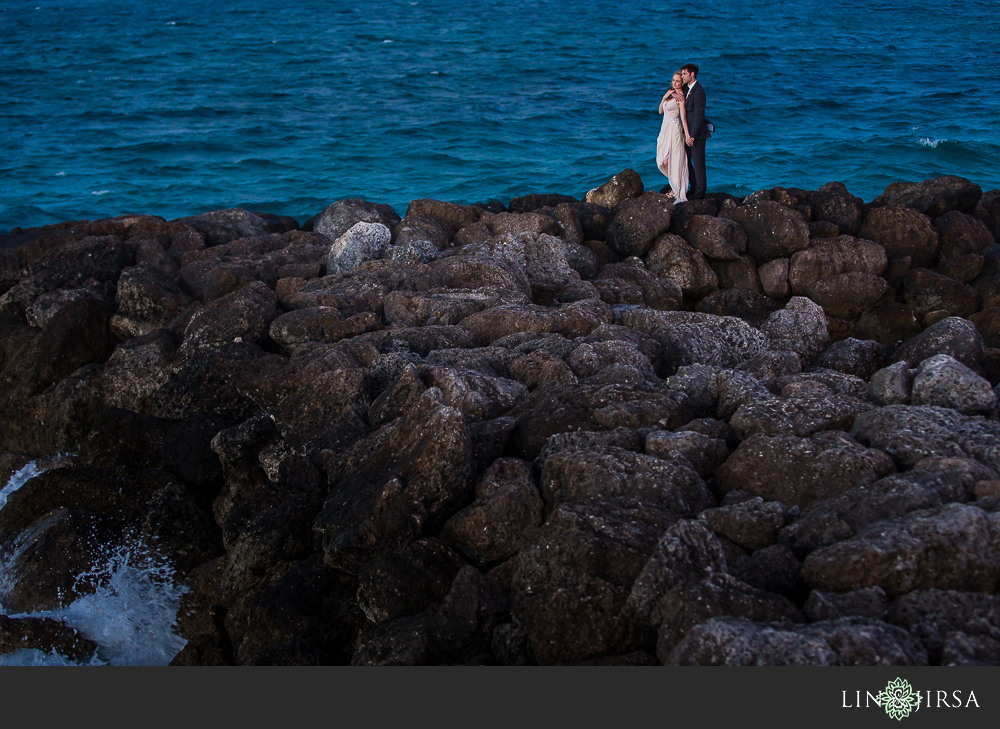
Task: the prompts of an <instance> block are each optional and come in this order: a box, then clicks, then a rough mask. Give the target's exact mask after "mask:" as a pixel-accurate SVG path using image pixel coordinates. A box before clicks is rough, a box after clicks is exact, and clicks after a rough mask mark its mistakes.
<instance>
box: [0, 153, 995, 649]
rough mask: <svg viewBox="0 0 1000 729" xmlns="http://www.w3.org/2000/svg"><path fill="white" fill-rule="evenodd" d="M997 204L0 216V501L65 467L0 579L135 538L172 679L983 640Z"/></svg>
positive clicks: (951, 194)
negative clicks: (190, 673)
mask: <svg viewBox="0 0 1000 729" xmlns="http://www.w3.org/2000/svg"><path fill="white" fill-rule="evenodd" d="M998 194H1000V193H997V191H987V192H986V193H982V192H981V191H980V190H979V188H978V187H977V186H975V185H974V184H973V183H971V182H969V181H966V180H961V179H959V178H939V179H937V180H929V181H925V182H923V183H905V184H904V183H900V184H898V185H892V186H890V187H889V188H887V190H886V193H885V195H883V196H882V197H880V198H879V199H878V200H876V201H874V202H873V203H872V204H869V205H867V206H866V205H865V204H864V203H863V201H861V200H859V199H858V198H855V197H854V196H853V195H851V194H850V192H849V191H848V190H847V189H846V188H845V187H844V186H843V185H842V184H840V183H830V184H828V185H824V186H823V187H822V188H820V189H819V190H814V191H808V190H797V189H792V188H780V187H776V188H771V189H766V190H760V191H758V192H755V193H753V194H752V195H749V196H747V197H746V198H743V199H736V198H732V197H731V196H728V195H721V194H720V195H713V196H712V197H711V198H709V199H706V200H700V201H690V202H686V203H680V204H677V205H674V204H673V203H672V202H671V201H670V200H669V199H668V198H666V197H665V196H664V195H661V194H660V193H656V192H647V191H645V190H644V187H643V184H642V181H641V179H639V177H638V175H636V174H635V173H634V172H633V171H631V170H625V171H623V172H622V173H621V174H620V175H617V176H616V177H615V178H613V179H612V180H609V181H608V182H607V183H605V184H604V185H599V186H597V187H595V188H594V189H593V190H591V191H590V192H589V193H588V194H587V201H579V200H574V199H573V198H569V197H568V196H565V195H552V194H539V195H527V196H523V197H521V198H516V199H515V200H512V201H511V203H510V206H509V208H507V209H505V208H504V206H503V205H502V204H500V203H497V202H495V201H493V202H491V203H489V204H483V205H460V204H456V203H451V202H445V201H436V200H427V199H424V200H414V201H413V202H412V203H411V204H410V206H409V209H408V210H407V211H406V216H405V217H404V218H400V217H399V216H398V215H397V214H396V212H395V211H393V210H391V208H388V207H387V206H384V205H378V204H374V203H369V202H367V201H364V200H359V199H348V200H341V201H336V202H333V203H332V204H331V205H329V206H327V207H326V208H325V209H324V210H323V211H322V212H320V213H319V214H318V215H316V216H315V217H314V218H312V219H311V220H309V221H308V222H306V223H305V224H304V225H303V226H302V227H303V229H299V226H298V223H297V222H296V221H294V220H290V219H281V218H277V217H275V216H267V215H264V214H258V213H252V212H249V211H243V210H224V211H216V212H213V213H206V214H203V215H199V216H195V217H192V218H185V219H182V220H177V221H165V220H162V219H159V218H153V217H150V216H124V217H121V218H113V219H109V220H102V221H94V222H87V221H79V222H76V223H68V224H63V225H59V226H49V227H46V228H41V229H37V230H31V231H21V232H20V233H19V234H18V235H16V236H5V237H2V238H0V423H2V426H0V466H2V468H0V474H3V478H4V481H3V483H0V488H3V487H4V486H5V485H6V479H7V478H9V477H10V476H11V475H12V474H13V473H15V471H16V470H18V469H21V468H22V467H24V466H25V465H26V464H28V463H29V462H30V461H32V460H34V459H35V458H37V457H41V456H52V455H56V454H57V453H72V454H74V455H73V457H72V459H71V460H69V461H60V462H59V463H58V464H56V466H55V467H54V468H52V470H50V471H47V472H46V473H44V474H42V475H39V476H36V477H34V478H32V479H30V480H29V481H28V482H27V483H26V484H25V485H23V486H22V487H21V488H19V489H18V490H16V491H12V490H11V491H10V492H9V493H6V492H5V493H4V499H5V500H4V501H3V502H0V565H2V567H0V571H2V575H0V576H2V577H3V579H0V602H2V603H3V606H4V608H5V609H6V610H7V611H8V612H11V611H13V610H19V611H25V612H31V611H37V610H40V609H47V608H55V607H57V606H58V605H59V604H60V603H62V602H65V601H67V600H70V599H74V598H75V597H78V596H80V595H83V594H86V592H87V591H90V590H93V589H95V587H96V585H93V584H90V583H89V582H87V581H79V580H77V576H78V575H79V574H81V573H82V572H85V571H87V570H88V569H91V568H92V567H93V566H94V564H95V562H96V561H99V560H100V559H101V556H102V555H104V554H106V553H107V551H108V550H110V549H113V548H114V547H115V546H116V545H119V544H122V543H124V542H134V541H139V542H141V543H143V544H144V545H145V547H146V548H147V549H149V550H150V551H152V552H154V553H158V554H160V555H161V556H163V557H164V558H165V559H166V560H168V561H169V562H170V564H171V565H172V566H173V567H174V569H175V570H176V579H177V580H179V581H183V582H184V583H185V585H186V586H187V587H188V588H189V592H188V593H187V594H186V595H185V598H184V599H185V607H184V610H183V615H181V616H179V618H178V620H179V626H180V629H181V631H182V632H183V634H184V637H185V638H186V639H188V641H189V642H188V645H187V647H186V648H185V649H184V651H182V653H181V654H179V655H178V656H177V657H176V658H175V663H177V664H178V665H198V664H215V665H222V664H230V663H241V664H248V665H302V664H308V665H315V664H329V663H340V664H346V663H352V664H355V665H388V664H440V663H449V664H475V665H483V664H496V663H501V664H512V665H521V664H536V663H542V664H547V663H589V664H629V665H647V664H655V663H670V664H681V665H687V664H734V665H757V664H761V665H764V664H766V665H772V664H775V665H777V664H782V665H787V664H796V665H798V664H823V665H920V664H925V663H932V664H937V663H953V664H982V663H989V662H990V661H991V660H992V661H994V662H995V657H996V655H997V645H1000V643H998V641H1000V618H998V617H997V616H998V615H1000V608H998V607H997V603H996V590H997V587H998V585H1000V563H998V562H997V559H996V556H997V555H998V554H1000V522H998V521H997V519H998V518H1000V502H998V494H1000V487H998V484H1000V424H998V418H1000V416H998V410H997V393H996V392H994V388H995V387H996V386H997V384H998V381H1000V351H998V350H996V349H993V348H992V347H993V345H995V344H996V342H997V341H1000V340H998V339H997V331H1000V327H998V326H996V322H995V321H994V319H996V318H997V317H996V312H997V311H998V309H1000V246H998V245H996V243H997V241H996V239H995V237H994V236H995V235H996V232H997V225H996V223H997V220H1000V217H998V215H997V210H1000V205H998V202H997V201H998V200H1000V198H998ZM6 620H7V622H4V623H3V624H0V651H9V650H17V649H20V648H39V649H41V650H50V649H52V648H54V649H56V650H59V651H60V652H62V653H64V654H65V655H67V656H70V655H71V656H74V657H76V656H79V657H81V658H82V659H86V658H87V656H89V655H90V653H91V652H92V648H91V646H90V644H89V643H87V642H86V641H85V640H83V639H82V638H80V637H79V635H78V634H75V633H73V632H72V631H71V630H69V629H65V628H64V627H62V626H61V624H59V623H53V622H52V621H34V622H32V621H29V620H28V619H14V618H11V619H6ZM0 622H2V621H0Z"/></svg>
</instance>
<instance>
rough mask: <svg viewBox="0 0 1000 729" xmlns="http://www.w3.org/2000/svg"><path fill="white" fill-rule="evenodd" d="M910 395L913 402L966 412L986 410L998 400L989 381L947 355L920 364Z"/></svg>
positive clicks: (934, 357)
mask: <svg viewBox="0 0 1000 729" xmlns="http://www.w3.org/2000/svg"><path fill="white" fill-rule="evenodd" d="M911 397H912V402H913V404H914V405H937V406H939V407H946V408H952V409H953V410H957V411H958V412H960V413H963V414H965V415H973V414H975V413H987V412H989V411H990V410H992V409H993V408H994V407H996V403H997V396H996V395H995V394H994V392H993V388H992V387H990V383H989V382H988V381H986V380H985V379H983V378H982V377H980V376H979V375H977V374H976V373H975V372H973V371H972V370H970V369H969V368H968V367H966V366H965V365H963V364H962V363H961V362H959V361H958V360H956V359H955V358H954V357H951V356H949V355H947V354H938V355H935V356H933V357H930V358H928V359H925V360H924V361H923V362H921V363H920V367H919V368H918V369H917V374H916V376H915V377H914V379H913V388H912V393H911Z"/></svg>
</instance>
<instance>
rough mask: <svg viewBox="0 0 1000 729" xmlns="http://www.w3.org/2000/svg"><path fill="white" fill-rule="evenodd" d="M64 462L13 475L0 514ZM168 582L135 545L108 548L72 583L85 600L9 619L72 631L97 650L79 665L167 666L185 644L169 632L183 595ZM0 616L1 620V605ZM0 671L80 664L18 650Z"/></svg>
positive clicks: (2, 661)
mask: <svg viewBox="0 0 1000 729" xmlns="http://www.w3.org/2000/svg"><path fill="white" fill-rule="evenodd" d="M64 458H65V457H60V458H58V459H52V460H50V461H48V462H41V463H40V462H36V461H32V462H31V463H29V464H27V465H26V466H24V467H23V468H21V469H20V470H19V471H17V472H16V473H15V474H14V475H13V476H12V477H11V479H10V481H9V482H8V483H7V485H6V486H5V487H4V488H3V489H2V490H0V508H2V507H3V505H4V504H5V503H6V501H7V498H8V497H9V496H10V494H12V493H14V492H15V491H16V490H17V489H19V488H20V487H21V486H23V485H24V484H25V483H27V482H28V481H29V480H30V479H31V478H33V477H34V476H37V475H38V474H40V473H43V472H44V471H46V470H48V469H49V468H52V467H54V466H55V465H56V464H57V463H59V462H61V460H63V459H64ZM11 561H12V560H11V559H6V560H3V561H2V562H0V585H6V586H7V587H8V588H9V587H10V586H11V585H12V584H14V582H15V581H16V579H17V576H16V575H15V574H12V572H11V570H10V569H9V565H10V563H11ZM173 578H174V570H173V567H172V565H170V563H169V562H168V561H167V560H165V559H164V558H162V557H161V556H159V555H158V554H156V553H155V551H152V550H150V549H149V548H147V547H146V546H145V545H143V544H142V543H141V542H139V541H132V542H130V543H128V544H126V545H123V546H117V547H113V548H109V549H108V550H107V554H106V556H105V558H104V560H103V563H101V564H99V565H97V566H95V568H94V569H92V570H90V571H88V572H84V573H83V574H80V575H79V576H78V577H77V579H76V583H77V585H79V586H86V587H88V588H90V589H91V590H92V592H90V594H87V595H84V596H83V597H80V598H78V599H76V600H74V601H73V602H71V603H70V604H68V605H66V606H64V607H61V608H58V609H56V610H45V611H39V612H35V613H30V614H29V613H20V614H14V615H10V617H14V618H18V617H34V618H50V619H53V620H58V621H61V622H62V623H64V624H66V625H68V626H70V627H72V628H75V629H76V630H78V631H79V632H80V633H81V634H82V635H83V636H84V637H86V638H89V639H90V640H92V641H94V642H95V643H96V644H97V646H98V648H97V653H96V654H95V655H94V656H93V658H91V659H90V661H89V662H88V663H86V664H85V665H98V666H100V665H110V666H156V665H167V664H168V663H170V660H171V659H172V658H173V657H174V656H175V655H177V653H178V652H179V651H180V650H181V648H183V647H184V644H185V642H186V641H185V639H184V638H182V637H180V636H179V635H177V633H176V632H175V630H174V622H175V620H176V617H177V609H178V607H179V605H180V600H181V597H182V596H183V594H184V593H185V592H186V591H187V589H186V588H185V587H183V586H178V585H175V584H174V579H173ZM4 592H6V590H4V589H2V588H0V599H2V595H3V593H4ZM0 614H3V615H6V614H7V611H6V610H5V609H4V607H3V604H2V602H0ZM0 665H6V666H69V665H80V664H77V663H76V662H74V661H72V660H70V659H68V658H66V657H65V656H62V655H59V654H58V653H45V652H43V651H39V650H20V651H15V652H12V653H7V654H3V655H0Z"/></svg>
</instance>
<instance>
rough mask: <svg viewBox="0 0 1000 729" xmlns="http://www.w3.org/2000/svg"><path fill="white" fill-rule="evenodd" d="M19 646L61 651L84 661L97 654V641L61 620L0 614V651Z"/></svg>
mask: <svg viewBox="0 0 1000 729" xmlns="http://www.w3.org/2000/svg"><path fill="white" fill-rule="evenodd" d="M19 650H36V651H41V652H42V653H58V654H59V655H61V656H65V657H66V658H69V659H70V660H72V661H77V662H80V663H83V662H85V661H87V660H88V659H89V658H91V657H92V656H93V655H94V652H95V651H96V650H97V644H96V643H94V641H92V640H88V639H87V638H84V637H83V636H82V635H81V634H80V632H79V631H77V630H76V629H75V628H71V627H69V626H68V625H65V624H64V623H61V622H59V621H58V620H52V619H50V618H9V617H7V616H6V615H0V654H3V653H13V652H14V651H19Z"/></svg>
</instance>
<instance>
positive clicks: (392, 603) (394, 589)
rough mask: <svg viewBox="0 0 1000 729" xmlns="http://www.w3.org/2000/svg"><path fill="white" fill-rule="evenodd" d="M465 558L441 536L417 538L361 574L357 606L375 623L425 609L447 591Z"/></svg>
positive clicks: (364, 567)
mask: <svg viewBox="0 0 1000 729" xmlns="http://www.w3.org/2000/svg"><path fill="white" fill-rule="evenodd" d="M464 566H465V562H464V560H462V559H461V557H459V556H458V555H457V554H455V553H454V552H453V551H452V550H451V549H449V548H448V547H447V546H445V545H444V544H443V543H442V542H441V541H440V540H438V539H434V538H431V539H418V540H417V541H415V542H413V543H412V544H410V545H408V546H406V547H405V548H404V549H402V550H401V551H399V552H394V553H390V554H385V555H381V556H379V557H376V558H375V559H373V560H372V561H371V562H369V563H367V564H366V565H364V566H363V567H362V568H361V570H360V572H359V573H358V606H359V607H360V608H361V610H362V611H363V612H364V614H365V616H366V617H367V618H368V619H369V620H371V621H372V622H375V623H381V622H384V621H387V620H394V619H396V618H400V617H405V616H407V615H414V614H416V613H420V612H423V611H424V610H425V609H426V608H427V607H428V606H429V605H431V604H432V603H434V602H437V601H438V600H440V599H442V598H443V597H444V596H445V595H447V594H448V590H449V588H450V587H451V583H452V580H454V579H455V575H457V574H458V571H459V570H460V569H461V568H462V567H464Z"/></svg>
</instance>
